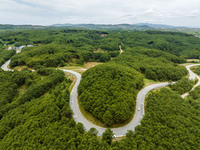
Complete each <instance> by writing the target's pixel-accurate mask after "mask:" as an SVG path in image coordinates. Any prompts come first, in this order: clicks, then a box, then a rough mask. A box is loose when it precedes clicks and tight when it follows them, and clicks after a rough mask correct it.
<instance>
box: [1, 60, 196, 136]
mask: <svg viewBox="0 0 200 150" xmlns="http://www.w3.org/2000/svg"><path fill="white" fill-rule="evenodd" d="M9 63H10V60H9V61H7V62H6V63H5V64H4V65H3V66H2V67H1V68H2V69H3V70H5V71H9V70H11V69H8V67H7V66H8V64H9ZM197 65H200V64H194V65H189V66H186V68H187V70H188V71H189V74H190V77H189V79H195V77H197V78H198V79H199V82H198V83H197V84H196V85H195V86H194V87H196V86H198V85H200V78H199V77H198V76H197V75H195V74H194V73H193V72H192V71H191V70H190V67H192V66H197ZM61 70H63V71H64V72H68V73H71V74H73V75H75V76H76V83H75V85H74V87H73V89H72V91H71V94H70V107H71V109H72V111H73V118H74V120H75V121H76V122H81V123H82V124H83V125H84V127H85V129H86V130H89V129H90V128H92V127H94V128H96V129H97V130H98V131H99V134H100V135H102V133H103V132H104V131H105V130H106V128H103V127H99V126H96V125H94V124H92V123H91V122H89V121H88V120H87V119H85V118H84V116H83V115H82V113H81V112H80V109H79V105H78V85H79V84H80V81H81V75H80V74H79V73H77V72H74V71H72V70H65V69H61ZM167 85H169V83H158V84H153V85H150V86H147V87H145V88H143V89H142V90H141V91H140V92H139V93H138V95H137V100H136V109H135V114H134V117H133V119H132V121H131V122H130V123H129V124H127V125H125V126H123V127H119V128H112V130H113V132H114V134H115V135H116V136H123V135H125V134H126V132H127V130H133V131H134V130H135V127H136V126H137V125H140V121H141V120H142V118H143V116H144V115H145V111H144V101H145V97H146V94H147V93H148V92H149V91H151V90H153V89H156V88H160V87H163V86H167ZM193 89H194V88H193ZM182 97H183V95H182Z"/></svg>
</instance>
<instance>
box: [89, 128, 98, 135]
mask: <svg viewBox="0 0 200 150" xmlns="http://www.w3.org/2000/svg"><path fill="white" fill-rule="evenodd" d="M88 133H89V134H90V135H92V136H97V133H98V131H97V129H96V128H90V130H89V131H88Z"/></svg>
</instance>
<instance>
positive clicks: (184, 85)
mask: <svg viewBox="0 0 200 150" xmlns="http://www.w3.org/2000/svg"><path fill="white" fill-rule="evenodd" d="M194 85H195V81H193V80H189V79H188V78H186V77H184V78H182V79H181V80H179V81H178V82H176V83H175V84H172V85H170V88H171V89H172V90H173V91H176V92H177V93H178V94H181V95H182V94H184V93H186V92H189V91H190V90H191V89H192V87H193V86H194Z"/></svg>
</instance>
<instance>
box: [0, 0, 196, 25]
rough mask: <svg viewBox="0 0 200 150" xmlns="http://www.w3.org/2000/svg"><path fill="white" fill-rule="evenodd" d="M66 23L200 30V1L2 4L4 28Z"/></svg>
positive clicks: (2, 0) (16, 0)
mask: <svg viewBox="0 0 200 150" xmlns="http://www.w3.org/2000/svg"><path fill="white" fill-rule="evenodd" d="M65 23H72V24H88V23H92V24H124V23H126V24H136V23H152V24H166V25H174V26H187V27H199V28H200V0H0V24H16V25H19V24H32V25H52V24H65Z"/></svg>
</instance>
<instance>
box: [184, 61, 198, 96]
mask: <svg viewBox="0 0 200 150" xmlns="http://www.w3.org/2000/svg"><path fill="white" fill-rule="evenodd" d="M199 65H200V64H193V65H188V66H186V69H187V70H188V72H189V74H190V77H189V79H190V80H194V79H195V78H197V79H198V82H197V84H195V86H194V87H193V88H192V89H191V90H190V91H192V90H194V88H195V87H197V86H199V85H200V77H199V76H198V75H196V74H195V73H194V72H192V71H191V70H190V67H194V66H199ZM188 95H189V93H188V92H187V93H185V94H183V95H181V97H182V98H185V97H186V96H188Z"/></svg>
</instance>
